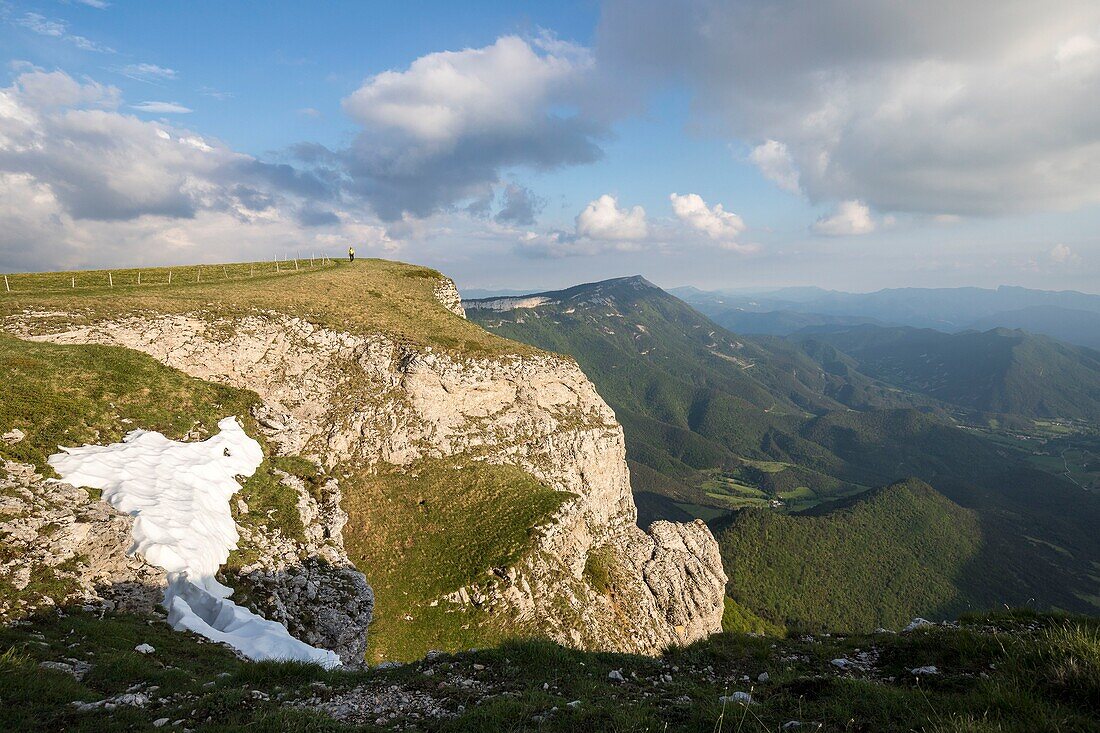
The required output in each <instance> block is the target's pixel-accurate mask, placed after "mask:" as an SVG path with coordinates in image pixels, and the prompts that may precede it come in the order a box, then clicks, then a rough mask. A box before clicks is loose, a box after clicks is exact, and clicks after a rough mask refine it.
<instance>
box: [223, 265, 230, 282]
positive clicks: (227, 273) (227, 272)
mask: <svg viewBox="0 0 1100 733" xmlns="http://www.w3.org/2000/svg"><path fill="white" fill-rule="evenodd" d="M222 272H224V273H225V279H226V280H228V279H229V270H227V269H226V267H225V265H222Z"/></svg>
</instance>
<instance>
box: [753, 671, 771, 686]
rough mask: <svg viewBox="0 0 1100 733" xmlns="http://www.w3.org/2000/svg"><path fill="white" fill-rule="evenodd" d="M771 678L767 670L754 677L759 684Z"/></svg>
mask: <svg viewBox="0 0 1100 733" xmlns="http://www.w3.org/2000/svg"><path fill="white" fill-rule="evenodd" d="M771 678H772V677H771V675H770V674H768V673H767V672H761V673H760V676H759V677H757V678H756V681H757V682H759V683H760V684H764V683H765V682H768V681H770V680H771Z"/></svg>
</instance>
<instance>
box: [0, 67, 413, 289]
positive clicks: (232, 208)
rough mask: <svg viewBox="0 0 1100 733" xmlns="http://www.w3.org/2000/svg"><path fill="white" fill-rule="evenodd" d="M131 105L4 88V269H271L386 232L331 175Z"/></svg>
mask: <svg viewBox="0 0 1100 733" xmlns="http://www.w3.org/2000/svg"><path fill="white" fill-rule="evenodd" d="M120 101H121V100H120V94H119V91H118V89H116V88H114V87H110V86H105V85H102V84H98V83H96V82H93V81H85V82H80V81H77V80H75V79H73V78H72V77H69V76H68V75H66V74H64V73H61V72H52V73H47V72H44V71H41V70H37V69H34V70H31V71H27V72H25V73H22V74H20V75H19V76H18V77H16V79H15V80H14V82H13V83H12V84H11V86H8V87H4V88H0V221H2V222H3V226H2V227H0V261H2V262H4V263H5V266H6V267H9V268H38V267H51V268H53V267H75V266H103V265H106V264H115V263H119V262H124V263H131V264H132V263H134V262H142V261H144V263H145V264H155V263H158V262H171V261H173V260H176V261H178V260H181V259H186V260H201V259H204V258H218V259H222V260H224V259H229V258H233V257H239V258H243V257H269V256H271V255H272V254H274V253H275V252H286V251H294V249H296V248H302V249H303V250H304V249H308V248H310V247H313V246H322V245H323V244H324V243H326V242H329V241H330V240H325V239H322V237H332V236H342V235H346V234H347V233H348V232H361V233H365V232H366V230H364V229H363V227H371V226H379V224H378V222H377V221H373V216H371V215H369V214H368V213H366V212H365V211H360V210H358V209H356V207H355V206H354V205H353V204H354V202H347V201H345V200H344V199H343V198H342V197H341V196H340V194H339V191H338V186H337V183H336V181H335V180H333V179H329V178H326V177H325V176H324V175H323V173H324V172H323V171H306V170H301V169H298V168H294V167H292V166H290V165H288V164H285V163H269V162H265V161H262V160H258V159H256V158H254V157H252V156H249V155H245V154H242V153H239V152H236V151H234V150H232V149H230V148H229V147H227V146H226V145H224V144H223V143H221V142H219V141H217V140H213V139H210V138H206V137H204V136H202V135H200V134H198V133H196V132H194V131H191V130H187V129H184V128H180V127H176V126H174V125H171V124H168V123H165V122H151V121H144V120H141V119H139V118H137V117H136V116H134V115H132V114H126V113H123V112H121V111H120V110H119V105H120ZM365 241H367V242H369V243H372V244H373V246H378V247H379V248H392V247H394V246H396V245H398V244H399V243H398V242H396V241H395V240H393V239H391V238H389V237H388V236H385V237H382V236H373V235H372V237H371V238H369V239H367V240H365ZM364 246H366V245H364ZM387 251H388V250H387Z"/></svg>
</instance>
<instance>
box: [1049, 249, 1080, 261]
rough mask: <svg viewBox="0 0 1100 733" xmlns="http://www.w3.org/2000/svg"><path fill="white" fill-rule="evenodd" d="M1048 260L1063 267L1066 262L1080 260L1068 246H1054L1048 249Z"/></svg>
mask: <svg viewBox="0 0 1100 733" xmlns="http://www.w3.org/2000/svg"><path fill="white" fill-rule="evenodd" d="M1050 259H1051V260H1052V261H1054V262H1056V263H1058V264H1060V265H1064V264H1066V263H1067V262H1077V261H1078V260H1080V259H1081V258H1080V257H1078V256H1077V254H1076V253H1075V252H1074V251H1073V250H1072V249H1070V247H1069V245H1066V244H1056V245H1054V246H1053V247H1051V249H1050Z"/></svg>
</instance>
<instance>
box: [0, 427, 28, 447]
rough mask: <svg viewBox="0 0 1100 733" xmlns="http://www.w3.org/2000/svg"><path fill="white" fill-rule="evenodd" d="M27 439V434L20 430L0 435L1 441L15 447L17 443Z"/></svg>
mask: <svg viewBox="0 0 1100 733" xmlns="http://www.w3.org/2000/svg"><path fill="white" fill-rule="evenodd" d="M25 437H27V434H26V433H24V432H23V431H22V430H20V429H19V428H12V429H11V430H9V431H8V432H6V433H4V434H3V435H0V440H2V441H4V442H5V443H7V444H8V445H15V444H16V443H18V442H20V441H21V440H23V438H25Z"/></svg>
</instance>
